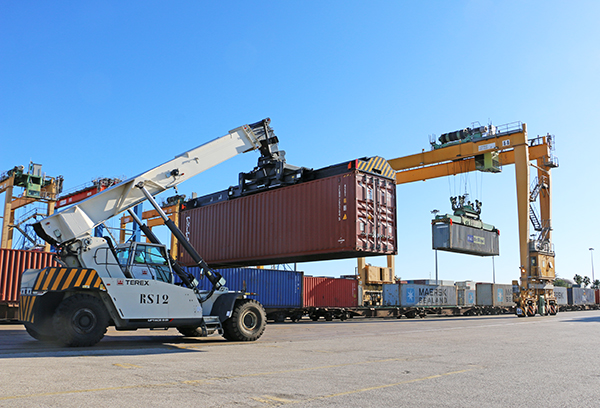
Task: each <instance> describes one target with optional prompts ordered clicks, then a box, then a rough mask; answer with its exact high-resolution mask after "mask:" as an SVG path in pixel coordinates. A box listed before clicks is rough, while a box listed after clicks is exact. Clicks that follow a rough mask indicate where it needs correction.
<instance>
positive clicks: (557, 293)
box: [554, 286, 568, 305]
mask: <svg viewBox="0 0 600 408" xmlns="http://www.w3.org/2000/svg"><path fill="white" fill-rule="evenodd" d="M554 297H555V298H556V303H558V304H559V305H567V304H568V300H567V288H564V287H561V286H555V287H554Z"/></svg>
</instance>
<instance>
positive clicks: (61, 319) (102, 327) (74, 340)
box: [53, 293, 108, 347]
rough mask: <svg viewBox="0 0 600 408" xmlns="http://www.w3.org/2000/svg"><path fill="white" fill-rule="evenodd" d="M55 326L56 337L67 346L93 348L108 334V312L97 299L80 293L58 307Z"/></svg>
mask: <svg viewBox="0 0 600 408" xmlns="http://www.w3.org/2000/svg"><path fill="white" fill-rule="evenodd" d="M53 324H54V332H55V333H56V337H57V338H58V340H59V341H60V342H61V343H63V344H64V345H65V346H71V347H86V346H93V345H94V344H96V343H98V342H99V341H100V340H102V338H103V337H104V333H106V328H107V327H108V312H107V311H106V308H105V307H104V304H103V303H102V301H101V300H100V299H98V298H97V297H94V296H92V295H87V294H83V293H78V294H76V295H73V296H69V297H68V298H66V299H65V300H63V301H62V302H61V303H60V305H58V308H57V309H56V312H54V317H53Z"/></svg>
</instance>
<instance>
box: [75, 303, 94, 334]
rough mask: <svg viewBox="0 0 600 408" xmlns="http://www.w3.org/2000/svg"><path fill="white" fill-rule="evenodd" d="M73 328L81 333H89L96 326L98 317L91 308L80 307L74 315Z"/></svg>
mask: <svg viewBox="0 0 600 408" xmlns="http://www.w3.org/2000/svg"><path fill="white" fill-rule="evenodd" d="M72 322H73V328H74V329H75V331H76V332H77V333H79V334H87V333H89V332H91V331H92V330H93V329H94V327H95V326H96V322H97V318H96V315H95V314H94V312H93V311H92V310H90V309H87V308H85V309H79V310H78V311H77V312H75V314H74V315H73V319H72Z"/></svg>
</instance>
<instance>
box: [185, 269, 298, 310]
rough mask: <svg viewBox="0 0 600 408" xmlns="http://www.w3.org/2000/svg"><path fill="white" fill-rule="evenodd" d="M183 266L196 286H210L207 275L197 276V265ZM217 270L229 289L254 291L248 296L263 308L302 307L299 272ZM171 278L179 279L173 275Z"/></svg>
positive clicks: (207, 288) (209, 287)
mask: <svg viewBox="0 0 600 408" xmlns="http://www.w3.org/2000/svg"><path fill="white" fill-rule="evenodd" d="M184 270H186V271H187V272H189V273H191V274H192V275H194V276H195V277H196V278H197V279H198V282H200V284H199V288H200V289H203V290H210V289H211V288H212V285H211V283H210V281H209V280H208V279H206V278H204V279H199V278H200V268H197V267H186V268H184ZM217 272H219V273H220V274H221V275H223V278H225V281H226V283H225V286H226V287H228V288H229V290H234V291H241V292H249V293H256V296H250V298H252V299H256V300H258V301H259V302H260V303H261V304H262V305H263V306H264V308H265V309H279V308H301V307H302V283H303V276H304V273H303V272H298V271H279V270H274V269H256V268H230V269H218V270H217ZM175 280H176V281H181V280H180V279H179V277H177V276H176V277H175Z"/></svg>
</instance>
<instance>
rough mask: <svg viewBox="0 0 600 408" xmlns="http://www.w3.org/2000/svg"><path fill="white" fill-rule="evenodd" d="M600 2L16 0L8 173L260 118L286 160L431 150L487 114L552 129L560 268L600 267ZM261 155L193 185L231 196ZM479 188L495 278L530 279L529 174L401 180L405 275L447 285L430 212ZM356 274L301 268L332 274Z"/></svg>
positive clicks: (461, 271)
mask: <svg viewBox="0 0 600 408" xmlns="http://www.w3.org/2000/svg"><path fill="white" fill-rule="evenodd" d="M599 12H600V3H598V2H595V1H576V2H562V1H527V2H524V1H485V0H481V1H453V2H446V1H369V2H366V1H324V2H316V1H314V2H311V1H302V2H301V1H286V2H276V1H263V2H260V1H259V2H242V1H239V2H238V1H223V2H196V1H178V2H163V1H129V2H117V1H102V2H93V1H90V2H75V1H73V2H65V1H56V2H32V1H2V2H0V135H1V140H2V144H1V149H0V170H8V169H10V168H12V167H14V166H15V165H20V164H23V165H27V163H29V161H30V160H33V161H34V162H37V163H42V164H43V170H44V171H45V172H46V173H47V174H48V175H52V176H56V175H59V174H61V175H63V176H64V178H65V187H66V189H69V188H72V187H75V186H78V185H81V184H83V183H86V182H89V181H90V180H92V179H94V178H97V177H120V176H126V177H130V176H134V175H136V174H138V173H140V172H142V171H145V170H146V169H149V168H151V167H153V166H155V165H157V164H160V163H162V162H164V161H166V160H169V159H170V158H172V157H173V156H174V155H176V154H178V153H181V152H182V151H185V150H188V149H190V148H192V147H195V146H197V145H200V144H202V143H204V142H205V141H207V140H210V139H213V138H215V137H217V136H221V135H223V134H225V133H226V132H227V131H228V130H230V129H232V128H235V127H237V126H239V125H241V124H245V123H251V122H255V121H258V120H260V119H262V118H264V117H270V118H271V119H272V126H273V127H274V128H275V131H276V134H277V135H278V137H279V139H280V141H281V142H280V146H281V147H282V148H283V149H284V150H286V151H287V159H288V162H289V163H291V164H294V165H299V166H305V167H313V168H319V167H324V166H327V165H330V164H334V163H339V162H342V161H345V160H351V159H354V158H357V157H363V156H374V155H379V156H383V157H385V158H387V159H391V158H395V157H401V156H405V155H409V154H413V153H417V152H420V151H421V150H422V149H428V148H429V135H431V134H436V135H438V136H439V135H440V134H441V133H445V132H448V131H453V130H456V129H460V128H464V127H466V126H469V125H470V124H471V122H473V121H479V122H481V123H488V122H489V121H492V123H494V124H496V125H499V124H503V123H508V122H513V121H522V122H526V123H527V124H528V131H529V135H530V136H532V137H533V136H536V135H545V134H547V133H551V134H554V135H556V140H557V143H556V149H557V150H556V155H557V156H558V158H559V160H560V167H559V168H558V169H556V170H554V171H553V192H554V196H553V198H554V200H553V226H554V244H555V247H556V254H557V256H556V268H557V273H558V275H559V276H562V277H567V278H571V277H572V276H573V275H574V274H575V273H579V274H582V275H590V274H591V273H590V271H591V266H590V251H589V250H588V248H589V247H595V248H599V249H600V242H599V241H600V240H599V239H598V231H597V229H596V222H595V221H594V215H595V213H596V211H597V203H598V202H599V201H600V194H599V193H598V181H597V179H598V174H599V173H600V172H599V170H598V167H597V165H596V163H597V161H598V159H597V156H598V152H597V151H596V146H597V144H598V142H597V141H598V125H597V115H598V112H599V108H600V103H599V98H600V97H599V95H600V86H599V79H598V78H599V74H600V45H599V44H600V41H599V40H600V26H599V25H598V23H597V16H598V15H599ZM256 159H257V155H256V154H255V153H248V154H246V155H243V156H238V157H236V158H234V159H232V160H230V161H228V162H227V163H224V164H222V165H220V166H218V167H216V168H213V169H211V170H209V171H208V172H206V173H204V174H202V175H199V176H197V177H196V178H194V179H193V180H191V181H189V182H187V183H185V184H183V185H182V186H181V187H180V189H179V191H180V192H181V193H184V194H188V195H189V194H190V193H191V192H197V193H198V194H206V193H210V192H213V191H216V190H220V189H223V188H226V187H228V186H229V185H232V184H235V183H236V182H237V174H238V173H239V172H240V171H249V170H250V169H252V168H253V167H254V166H255V164H256ZM465 185H467V186H468V188H467V190H466V192H468V193H469V194H470V197H471V198H472V199H475V198H477V199H479V200H481V201H483V203H484V204H483V213H482V216H483V219H484V221H485V222H487V223H490V224H494V225H496V226H497V227H498V228H499V229H500V230H501V233H502V234H501V241H500V251H501V255H500V257H497V258H496V260H495V266H496V281H497V282H502V283H509V282H510V281H511V280H512V279H516V278H517V277H518V266H519V255H518V239H517V215H516V212H517V206H516V193H515V175H514V168H513V166H506V167H505V168H504V171H503V172H502V173H501V174H495V175H491V174H482V173H477V174H476V173H472V174H470V175H469V176H468V177H465V176H455V177H449V178H442V179H437V180H430V181H427V182H420V183H413V184H410V185H403V186H399V187H398V194H397V195H398V222H399V223H398V239H399V254H398V256H397V258H396V267H397V269H396V275H397V276H401V277H402V278H406V279H416V278H428V277H429V276H432V277H433V276H435V275H434V268H435V267H434V253H433V251H432V250H431V226H430V219H431V214H430V211H431V210H432V209H434V208H435V209H439V210H441V211H442V212H450V201H449V199H448V198H449V196H450V195H457V194H462V193H464V192H465ZM597 258H598V260H597V263H598V265H600V256H598V257H597ZM372 263H373V264H379V265H384V264H385V259H373V260H372ZM354 267H355V262H354V261H353V260H348V261H331V262H320V263H308V264H301V265H299V268H300V269H302V270H304V271H305V272H306V273H307V274H312V275H329V276H339V275H344V274H351V273H353V272H354ZM439 273H440V278H441V279H451V280H464V279H472V280H476V281H491V279H492V262H491V259H489V258H478V257H471V256H465V255H456V254H449V253H439ZM598 277H600V273H599V274H598Z"/></svg>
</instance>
